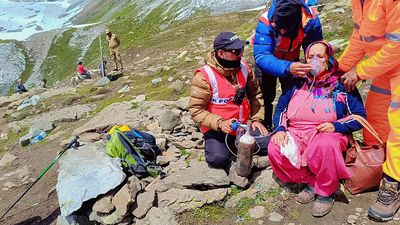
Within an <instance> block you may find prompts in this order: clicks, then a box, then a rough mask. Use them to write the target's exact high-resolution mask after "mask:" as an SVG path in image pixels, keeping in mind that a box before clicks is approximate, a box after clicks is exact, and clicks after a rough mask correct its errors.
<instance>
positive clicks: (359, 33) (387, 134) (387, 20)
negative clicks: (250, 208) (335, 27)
mask: <svg viewBox="0 0 400 225" xmlns="http://www.w3.org/2000/svg"><path fill="white" fill-rule="evenodd" d="M351 8H352V11H353V17H352V21H351V22H352V23H353V24H354V30H353V34H352V36H351V37H350V39H349V45H348V46H347V48H346V50H345V51H344V52H343V55H342V56H341V57H340V58H339V68H340V69H341V70H342V71H344V72H347V73H346V74H345V75H343V77H342V79H343V82H344V84H345V85H346V86H347V87H348V88H349V89H352V88H354V86H355V85H356V83H357V82H358V81H360V80H361V79H362V80H365V79H372V84H371V88H370V90H369V92H368V96H367V101H366V103H365V108H366V110H367V118H368V121H369V122H370V123H371V125H372V126H373V127H374V129H375V130H376V131H377V133H378V134H379V137H380V138H381V139H382V140H383V141H384V142H386V141H387V143H386V162H385V163H384V164H383V173H384V176H383V179H382V181H381V185H380V188H379V192H378V196H377V200H376V202H375V203H374V204H372V205H371V207H370V208H369V210H368V216H369V217H370V218H372V219H373V220H377V221H381V222H382V221H389V220H392V219H393V217H394V216H395V215H396V212H397V211H399V209H400V1H398V0H397V1H396V0H368V1H364V0H362V1H360V0H352V1H351ZM349 22H350V21H349ZM363 135H364V141H365V144H366V145H368V146H372V145H374V144H378V142H377V141H376V139H375V138H374V137H373V136H372V134H371V133H369V132H366V131H365V130H364V132H363ZM395 223H396V222H395Z"/></svg>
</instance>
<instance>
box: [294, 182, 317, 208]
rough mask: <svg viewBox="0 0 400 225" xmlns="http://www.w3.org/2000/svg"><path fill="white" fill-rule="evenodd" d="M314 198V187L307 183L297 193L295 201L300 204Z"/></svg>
mask: <svg viewBox="0 0 400 225" xmlns="http://www.w3.org/2000/svg"><path fill="white" fill-rule="evenodd" d="M314 199H315V194H314V188H313V187H311V186H309V185H307V186H306V187H305V188H304V189H303V190H302V191H301V192H300V193H298V194H297V197H296V201H297V202H298V203H300V204H307V203H310V202H312V201H314Z"/></svg>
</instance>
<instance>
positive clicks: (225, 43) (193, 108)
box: [189, 32, 268, 168]
mask: <svg viewBox="0 0 400 225" xmlns="http://www.w3.org/2000/svg"><path fill="white" fill-rule="evenodd" d="M245 44H246V42H245V41H242V40H240V39H239V38H238V37H237V36H236V35H235V34H234V33H232V32H222V33H220V34H219V35H218V36H217V37H216V38H215V40H214V49H213V51H211V52H210V53H209V55H208V58H207V60H206V65H205V66H203V67H202V68H199V69H198V70H196V72H195V74H194V77H193V83H192V87H191V94H190V100H189V111H190V114H191V116H192V117H193V120H194V121H195V122H196V123H198V124H199V125H200V126H201V131H202V132H203V134H204V139H205V157H206V161H207V162H208V164H209V165H210V166H212V167H216V168H227V166H229V164H230V160H229V159H230V152H229V149H228V148H227V146H226V144H228V145H229V147H230V148H231V149H236V148H235V147H234V141H235V135H236V133H235V132H234V131H233V130H232V123H233V121H239V122H242V123H246V122H247V121H250V122H251V128H252V129H251V130H253V131H254V132H257V133H258V136H260V133H261V134H262V135H266V134H267V130H266V128H265V127H264V126H263V125H262V124H261V120H262V118H264V102H263V98H262V93H261V89H260V86H259V84H258V80H257V78H256V76H254V74H253V72H252V70H251V69H250V67H249V66H248V64H247V62H246V61H245V60H242V55H243V51H244V45H245ZM226 135H228V137H227V140H228V141H227V143H225V137H226ZM256 140H257V139H256ZM262 145H263V146H265V145H264V144H262ZM266 145H268V143H266ZM263 150H266V148H264V149H263Z"/></svg>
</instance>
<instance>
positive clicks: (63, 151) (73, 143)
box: [0, 136, 79, 221]
mask: <svg viewBox="0 0 400 225" xmlns="http://www.w3.org/2000/svg"><path fill="white" fill-rule="evenodd" d="M78 139H79V136H75V138H74V139H72V141H71V142H70V143H69V144H68V145H67V146H66V147H64V149H63V150H62V151H61V152H59V153H58V155H57V157H56V158H55V159H53V161H51V162H50V164H49V165H48V166H47V167H46V168H45V169H44V170H43V171H42V172H41V173H40V175H39V177H38V178H36V180H35V182H33V184H32V185H31V186H29V188H28V189H27V190H26V191H25V192H24V193H23V194H22V195H21V196H20V197H19V198H18V199H17V201H15V202H14V204H13V205H12V206H11V207H10V208H9V209H8V210H7V211H6V212H5V213H4V214H3V215H2V216H1V217H0V221H1V220H2V219H3V218H4V216H5V215H7V213H8V212H10V210H11V209H12V208H13V207H14V206H15V205H16V204H17V203H18V202H19V201H20V200H21V199H22V198H23V197H24V196H25V194H26V193H27V192H28V191H29V190H30V189H31V188H32V187H33V186H34V185H35V184H36V183H37V182H38V181H39V180H40V178H42V177H43V176H44V175H45V174H46V173H47V171H48V170H49V169H50V168H51V167H52V166H53V165H54V163H56V162H57V161H58V160H59V159H60V157H61V156H62V155H63V154H64V153H65V152H66V151H67V150H68V149H70V148H71V147H73V146H74V145H75V143H77V142H78Z"/></svg>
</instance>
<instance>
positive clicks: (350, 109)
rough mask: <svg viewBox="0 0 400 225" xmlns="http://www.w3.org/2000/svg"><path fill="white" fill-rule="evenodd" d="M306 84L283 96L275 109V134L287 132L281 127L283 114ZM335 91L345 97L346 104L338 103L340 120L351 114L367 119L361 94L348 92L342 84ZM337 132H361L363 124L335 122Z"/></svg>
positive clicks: (338, 117)
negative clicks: (296, 92)
mask: <svg viewBox="0 0 400 225" xmlns="http://www.w3.org/2000/svg"><path fill="white" fill-rule="evenodd" d="M303 84H304V83H301V82H299V83H298V84H297V85H296V86H295V87H293V88H292V89H290V90H288V91H287V92H286V93H284V94H283V95H281V97H280V98H279V100H278V104H277V105H276V108H275V114H274V118H273V120H274V126H275V129H276V130H275V132H278V131H285V130H286V128H285V127H284V126H281V124H282V118H283V114H284V113H285V112H286V110H287V107H288V105H289V102H290V100H291V99H292V96H293V94H294V93H295V91H296V90H298V89H300V88H301V87H302V86H303ZM333 91H337V92H338V93H340V94H342V95H343V96H344V97H345V100H346V102H345V103H343V102H341V101H336V102H335V106H336V116H337V119H338V120H340V119H342V118H345V117H347V116H348V115H350V114H355V115H359V116H362V117H364V118H366V114H365V108H364V105H363V101H362V98H361V95H360V93H359V92H358V90H357V89H355V90H353V91H351V92H347V91H346V89H345V87H344V85H343V84H342V83H338V85H337V86H336V88H335V89H334V90H333ZM333 125H334V126H335V132H338V133H342V134H351V133H352V132H354V131H357V130H360V129H361V128H362V126H361V124H360V123H359V122H357V121H355V120H348V121H345V122H334V123H333Z"/></svg>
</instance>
